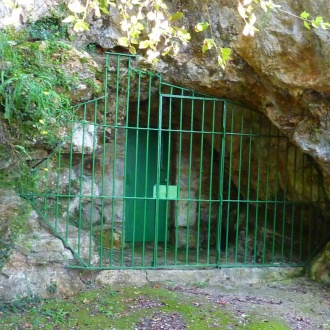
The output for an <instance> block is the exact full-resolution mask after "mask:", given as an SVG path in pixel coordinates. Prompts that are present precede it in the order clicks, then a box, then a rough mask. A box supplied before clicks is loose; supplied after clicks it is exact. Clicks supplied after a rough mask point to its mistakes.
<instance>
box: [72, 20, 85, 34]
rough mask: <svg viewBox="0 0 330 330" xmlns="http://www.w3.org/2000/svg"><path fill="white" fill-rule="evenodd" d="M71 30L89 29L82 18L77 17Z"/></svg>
mask: <svg viewBox="0 0 330 330" xmlns="http://www.w3.org/2000/svg"><path fill="white" fill-rule="evenodd" d="M73 30H74V31H75V32H82V31H85V30H89V25H88V23H87V22H85V21H84V20H82V19H78V20H77V22H76V24H75V25H74V26H73Z"/></svg>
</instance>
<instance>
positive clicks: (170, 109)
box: [164, 88, 172, 266]
mask: <svg viewBox="0 0 330 330" xmlns="http://www.w3.org/2000/svg"><path fill="white" fill-rule="evenodd" d="M171 89H172V88H171ZM171 101H172V100H171V99H169V105H168V111H169V113H168V144H167V163H166V164H167V171H166V195H167V194H168V186H169V184H170V164H171V142H172V102H171ZM169 207H170V202H169V201H166V211H165V246H164V266H166V265H167V247H168V229H169V223H168V220H169V219H168V218H169Z"/></svg>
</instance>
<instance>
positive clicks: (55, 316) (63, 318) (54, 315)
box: [43, 308, 70, 325]
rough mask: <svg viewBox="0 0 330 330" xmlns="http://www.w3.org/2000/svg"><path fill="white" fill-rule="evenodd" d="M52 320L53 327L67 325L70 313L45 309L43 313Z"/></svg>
mask: <svg viewBox="0 0 330 330" xmlns="http://www.w3.org/2000/svg"><path fill="white" fill-rule="evenodd" d="M43 314H44V315H45V316H48V317H50V318H51V319H52V321H53V322H54V324H55V325H60V324H65V323H68V318H69V315H70V313H69V312H65V311H64V310H63V308H59V309H46V310H45V311H44V313H43Z"/></svg>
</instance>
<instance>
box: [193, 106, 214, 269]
mask: <svg viewBox="0 0 330 330" xmlns="http://www.w3.org/2000/svg"><path fill="white" fill-rule="evenodd" d="M205 102H206V101H202V127H201V131H202V132H201V134H200V135H201V138H200V139H201V146H200V155H199V158H200V163H199V189H198V215H197V219H196V220H197V240H196V241H197V242H196V263H197V264H198V263H199V253H200V226H201V203H202V187H203V156H204V124H205ZM209 189H210V190H212V188H211V186H210V188H209ZM210 199H211V198H210ZM208 204H210V201H209V202H208Z"/></svg>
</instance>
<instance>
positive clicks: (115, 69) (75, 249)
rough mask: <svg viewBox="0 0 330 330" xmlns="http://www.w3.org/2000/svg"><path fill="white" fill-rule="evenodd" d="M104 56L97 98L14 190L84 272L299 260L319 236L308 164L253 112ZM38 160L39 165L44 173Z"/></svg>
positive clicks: (321, 208) (324, 226) (319, 211)
mask: <svg viewBox="0 0 330 330" xmlns="http://www.w3.org/2000/svg"><path fill="white" fill-rule="evenodd" d="M136 65H138V63H137V62H135V60H134V57H132V56H129V55H121V54H110V53H109V54H107V55H106V72H105V89H104V90H105V93H104V96H103V97H100V98H98V99H95V100H92V101H89V102H85V103H83V104H80V105H77V106H76V107H75V108H76V112H77V118H75V120H73V121H72V123H71V124H70V125H71V126H68V127H67V128H66V133H67V137H66V138H65V139H63V140H62V141H61V142H60V143H59V144H58V146H57V148H56V149H54V150H53V151H52V152H51V154H50V155H49V156H48V157H47V158H46V159H45V160H44V161H43V162H41V163H40V164H38V165H36V166H34V167H35V169H34V173H35V175H36V180H37V181H38V182H39V183H38V185H39V186H38V189H37V190H35V191H26V192H23V194H22V195H23V196H24V197H26V198H27V199H28V200H29V201H30V202H31V204H32V205H33V206H34V207H35V209H36V210H37V211H38V212H39V214H40V216H41V217H42V218H43V219H44V220H45V221H46V222H47V223H48V225H49V226H50V227H51V228H52V229H53V230H54V231H55V233H56V235H57V236H58V237H59V238H60V239H62V241H63V242H64V244H65V245H66V246H67V247H68V248H69V249H70V250H71V251H72V253H73V254H74V255H75V257H76V259H77V260H78V261H79V263H78V264H77V263H76V262H75V263H73V264H72V265H68V266H69V267H75V268H77V267H78V268H79V267H82V268H89V269H122V268H157V267H159V268H185V267H238V266H242V267H248V266H254V267H259V266H301V265H305V264H306V263H307V262H308V260H309V259H310V258H311V257H312V256H314V255H315V253H316V251H317V250H318V248H319V247H320V246H322V244H323V242H324V241H325V240H326V239H328V235H327V233H328V232H329V223H328V222H327V221H326V219H327V217H328V215H329V209H328V203H327V201H326V196H325V193H324V191H323V190H322V188H321V187H322V184H321V181H322V177H321V175H320V173H319V171H318V168H317V165H316V164H315V163H314V161H313V160H312V159H311V158H310V157H308V156H307V155H305V154H303V153H302V152H301V151H300V150H299V149H298V148H297V147H296V146H294V145H293V144H291V143H290V141H289V140H288V138H287V137H286V136H284V135H283V134H282V133H281V132H280V131H279V130H278V129H277V128H276V127H274V126H273V125H272V124H271V122H270V121H269V120H268V118H267V117H266V116H265V115H263V114H262V113H259V112H256V111H253V110H248V109H245V108H243V107H241V106H240V105H237V104H235V103H232V102H230V101H228V100H223V99H219V98H216V97H212V96H208V95H203V94H200V93H197V92H194V91H192V90H188V89H185V88H182V87H178V86H174V85H171V84H168V83H165V82H163V81H162V79H161V76H160V75H158V74H155V73H150V72H145V71H142V70H140V69H139V68H138V67H136ZM45 169H47V170H46V171H45Z"/></svg>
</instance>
